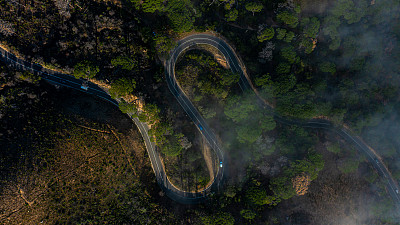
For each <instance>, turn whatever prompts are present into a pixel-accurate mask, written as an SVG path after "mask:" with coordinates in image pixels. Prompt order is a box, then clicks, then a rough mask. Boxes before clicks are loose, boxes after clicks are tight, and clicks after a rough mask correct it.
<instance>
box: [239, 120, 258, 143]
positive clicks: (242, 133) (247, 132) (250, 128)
mask: <svg viewBox="0 0 400 225" xmlns="http://www.w3.org/2000/svg"><path fill="white" fill-rule="evenodd" d="M235 130H236V133H237V139H238V140H239V142H240V143H248V144H252V143H254V142H255V141H257V139H258V138H259V137H260V136H261V133H262V130H261V128H260V127H259V126H257V124H255V123H242V124H240V125H237V126H236V129H235Z"/></svg>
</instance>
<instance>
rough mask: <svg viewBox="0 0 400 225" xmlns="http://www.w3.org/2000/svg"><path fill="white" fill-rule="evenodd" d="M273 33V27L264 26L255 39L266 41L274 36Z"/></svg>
mask: <svg viewBox="0 0 400 225" xmlns="http://www.w3.org/2000/svg"><path fill="white" fill-rule="evenodd" d="M274 35H275V31H274V28H272V27H266V28H264V29H263V30H261V31H260V32H259V33H258V35H257V39H258V41H259V42H263V41H268V40H271V39H272V38H273V37H274Z"/></svg>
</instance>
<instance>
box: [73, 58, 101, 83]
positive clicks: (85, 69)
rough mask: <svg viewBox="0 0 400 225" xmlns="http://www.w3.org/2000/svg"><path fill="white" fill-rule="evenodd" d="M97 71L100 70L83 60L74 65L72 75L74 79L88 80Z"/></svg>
mask: <svg viewBox="0 0 400 225" xmlns="http://www.w3.org/2000/svg"><path fill="white" fill-rule="evenodd" d="M99 71H100V70H99V67H98V66H95V65H94V64H93V63H92V62H90V61H87V60H85V61H82V62H80V63H78V64H76V65H75V67H74V73H73V74H74V77H75V78H76V79H80V78H85V79H90V78H93V77H95V76H96V74H97V73H98V72H99Z"/></svg>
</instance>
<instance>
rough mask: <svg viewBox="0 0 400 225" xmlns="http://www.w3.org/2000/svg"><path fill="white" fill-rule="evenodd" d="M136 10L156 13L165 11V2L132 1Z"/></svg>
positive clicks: (153, 0) (154, 0)
mask: <svg viewBox="0 0 400 225" xmlns="http://www.w3.org/2000/svg"><path fill="white" fill-rule="evenodd" d="M131 2H132V3H134V4H135V7H136V9H142V11H143V12H147V13H154V12H156V11H160V12H161V11H163V9H164V0H131Z"/></svg>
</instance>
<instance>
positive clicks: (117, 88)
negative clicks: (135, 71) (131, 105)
mask: <svg viewBox="0 0 400 225" xmlns="http://www.w3.org/2000/svg"><path fill="white" fill-rule="evenodd" d="M135 87H136V81H135V80H134V79H129V78H126V77H123V78H120V79H118V80H116V81H114V82H113V83H112V84H111V88H110V95H111V97H112V98H118V97H121V96H125V95H127V94H130V93H131V92H132V91H133V89H134V88H135Z"/></svg>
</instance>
